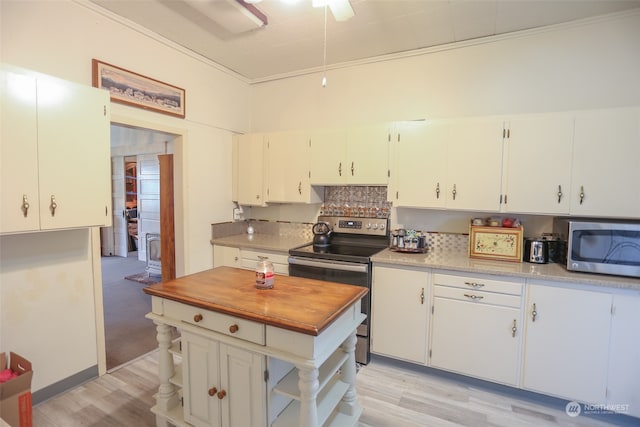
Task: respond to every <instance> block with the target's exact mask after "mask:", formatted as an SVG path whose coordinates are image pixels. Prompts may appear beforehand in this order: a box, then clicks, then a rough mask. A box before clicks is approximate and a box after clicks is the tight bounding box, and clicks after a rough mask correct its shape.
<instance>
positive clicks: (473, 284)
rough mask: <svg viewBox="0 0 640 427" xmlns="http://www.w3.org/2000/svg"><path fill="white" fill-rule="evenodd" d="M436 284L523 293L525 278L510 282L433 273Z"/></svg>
mask: <svg viewBox="0 0 640 427" xmlns="http://www.w3.org/2000/svg"><path fill="white" fill-rule="evenodd" d="M433 283H434V285H444V286H452V287H455V288H463V289H467V290H475V291H483V292H499V293H502V294H511V295H522V288H523V283H524V279H512V280H510V281H509V282H506V281H502V280H495V279H488V278H484V277H482V276H480V277H468V276H455V275H452V274H440V273H436V274H434V275H433Z"/></svg>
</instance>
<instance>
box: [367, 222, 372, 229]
mask: <svg viewBox="0 0 640 427" xmlns="http://www.w3.org/2000/svg"><path fill="white" fill-rule="evenodd" d="M370 228H371V223H370V222H369V223H367V230H368V229H370Z"/></svg>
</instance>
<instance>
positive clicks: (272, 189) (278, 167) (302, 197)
mask: <svg viewBox="0 0 640 427" xmlns="http://www.w3.org/2000/svg"><path fill="white" fill-rule="evenodd" d="M266 138H267V155H266V157H267V164H266V169H267V171H268V172H267V202H280V203H319V202H321V201H322V197H321V195H320V194H319V190H318V189H315V188H312V187H311V184H310V183H309V175H310V167H311V137H310V134H309V133H306V132H302V131H300V132H277V133H270V134H267V136H266Z"/></svg>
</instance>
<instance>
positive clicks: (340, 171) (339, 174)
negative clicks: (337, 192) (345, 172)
mask: <svg viewBox="0 0 640 427" xmlns="http://www.w3.org/2000/svg"><path fill="white" fill-rule="evenodd" d="M338 176H342V162H340V163H338Z"/></svg>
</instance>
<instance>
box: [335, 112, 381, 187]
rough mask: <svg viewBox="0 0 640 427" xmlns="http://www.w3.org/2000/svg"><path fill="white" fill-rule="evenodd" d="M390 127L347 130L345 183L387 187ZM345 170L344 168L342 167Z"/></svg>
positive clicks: (374, 126)
mask: <svg viewBox="0 0 640 427" xmlns="http://www.w3.org/2000/svg"><path fill="white" fill-rule="evenodd" d="M389 138H390V125H389V124H386V123H383V124H378V125H372V126H361V127H353V128H350V129H349V130H348V131H347V156H346V165H345V166H346V171H344V172H343V173H346V183H347V184H355V185H357V184H362V185H387V182H388V179H389V178H388V175H389ZM343 168H344V166H343Z"/></svg>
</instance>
